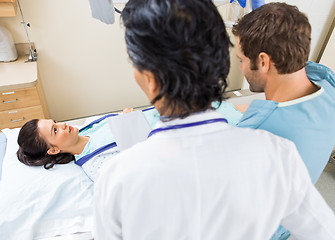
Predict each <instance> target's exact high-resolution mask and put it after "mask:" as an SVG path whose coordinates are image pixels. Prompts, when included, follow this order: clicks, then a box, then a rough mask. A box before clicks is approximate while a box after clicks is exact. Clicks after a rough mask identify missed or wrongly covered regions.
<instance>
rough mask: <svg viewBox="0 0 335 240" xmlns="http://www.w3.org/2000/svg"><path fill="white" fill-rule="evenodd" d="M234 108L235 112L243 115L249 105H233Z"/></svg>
mask: <svg viewBox="0 0 335 240" xmlns="http://www.w3.org/2000/svg"><path fill="white" fill-rule="evenodd" d="M234 107H235V108H236V110H238V111H240V112H241V113H245V111H247V108H248V107H249V105H234Z"/></svg>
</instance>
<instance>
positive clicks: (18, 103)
mask: <svg viewBox="0 0 335 240" xmlns="http://www.w3.org/2000/svg"><path fill="white" fill-rule="evenodd" d="M0 101H1V102H0V129H3V128H16V127H21V126H22V125H23V124H24V123H26V122H27V121H29V120H31V119H34V118H45V117H46V116H45V114H44V112H43V107H42V101H41V96H40V94H39V92H38V90H37V86H35V87H29V88H23V89H14V90H7V91H1V92H0Z"/></svg>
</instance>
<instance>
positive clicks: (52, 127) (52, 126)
mask: <svg viewBox="0 0 335 240" xmlns="http://www.w3.org/2000/svg"><path fill="white" fill-rule="evenodd" d="M51 120H52V121H53V122H54V123H56V120H53V119H51ZM53 129H54V124H52V125H51V129H50V135H51V136H52V130H53Z"/></svg>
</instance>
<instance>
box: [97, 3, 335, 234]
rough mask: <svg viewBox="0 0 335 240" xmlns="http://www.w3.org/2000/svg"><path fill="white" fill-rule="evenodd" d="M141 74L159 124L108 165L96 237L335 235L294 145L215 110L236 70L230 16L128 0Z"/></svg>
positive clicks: (126, 14)
mask: <svg viewBox="0 0 335 240" xmlns="http://www.w3.org/2000/svg"><path fill="white" fill-rule="evenodd" d="M122 20H123V23H124V25H125V28H126V31H125V38H126V44H127V49H128V54H129V57H130V59H131V61H132V62H133V65H134V69H135V79H136V82H137V83H138V85H139V86H140V87H141V88H142V90H143V92H144V93H145V94H146V96H147V97H148V99H149V100H150V102H151V103H152V104H153V105H154V106H155V107H156V109H157V110H158V111H159V113H160V115H161V116H163V117H162V118H161V121H160V122H158V123H157V124H156V126H155V129H154V130H153V131H152V132H151V134H150V135H149V137H148V139H147V140H146V141H144V142H141V143H138V144H136V145H135V146H133V147H132V148H130V149H127V150H125V151H124V152H121V153H120V154H119V155H117V156H116V157H115V158H114V161H110V162H108V163H106V164H105V165H104V168H103V169H102V171H101V173H100V176H99V177H98V180H97V182H96V184H95V192H94V195H95V197H94V200H95V201H94V239H96V240H100V239H108V240H112V239H128V240H144V239H145V240H149V239H150V240H151V239H152V240H175V239H178V240H179V239H188V240H209V239H210V240H212V239H233V240H245V239H248V240H263V239H269V238H270V237H271V236H272V234H273V233H274V232H275V230H276V229H277V227H278V226H279V225H280V224H282V225H283V226H284V227H286V228H287V229H289V230H290V231H291V233H292V235H293V236H294V237H295V238H296V239H311V240H312V239H313V240H315V239H327V240H329V239H335V228H334V225H335V216H334V213H333V212H332V210H331V209H330V208H329V207H328V206H327V204H326V203H325V201H324V200H323V198H322V197H321V196H320V194H319V193H318V191H317V190H316V189H315V187H314V186H313V184H312V182H311V180H310V178H309V176H308V172H307V170H306V167H305V165H304V163H303V162H302V160H301V158H300V156H299V154H298V152H297V150H296V147H295V145H294V144H293V143H292V142H290V141H289V140H286V139H284V138H280V137H277V136H275V135H273V134H271V133H269V132H266V131H264V130H252V129H247V128H237V127H233V126H229V125H228V124H226V122H225V119H223V118H222V116H220V115H219V114H217V113H216V112H215V111H214V110H213V109H211V102H212V101H222V100H223V95H224V91H225V88H226V85H227V83H226V78H227V75H228V72H229V67H230V61H229V46H231V42H230V40H229V37H228V35H227V32H226V29H225V25H224V22H223V20H222V18H221V16H220V14H219V13H218V11H217V9H216V7H215V5H214V4H213V2H212V1H211V0H143V1H137V0H129V1H128V3H127V4H126V6H125V8H124V10H123V12H122Z"/></svg>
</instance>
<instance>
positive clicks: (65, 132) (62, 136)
mask: <svg viewBox="0 0 335 240" xmlns="http://www.w3.org/2000/svg"><path fill="white" fill-rule="evenodd" d="M37 127H38V131H39V134H40V135H41V137H42V138H43V139H44V140H45V141H46V142H47V143H48V144H49V145H51V146H56V147H58V148H59V149H60V150H61V151H62V152H70V149H71V148H72V147H73V146H74V145H75V144H76V143H77V142H78V132H79V131H78V128H75V127H71V126H69V125H67V124H66V123H64V122H55V121H54V120H52V119H40V120H39V121H38V124H37Z"/></svg>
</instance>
